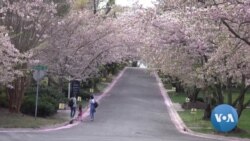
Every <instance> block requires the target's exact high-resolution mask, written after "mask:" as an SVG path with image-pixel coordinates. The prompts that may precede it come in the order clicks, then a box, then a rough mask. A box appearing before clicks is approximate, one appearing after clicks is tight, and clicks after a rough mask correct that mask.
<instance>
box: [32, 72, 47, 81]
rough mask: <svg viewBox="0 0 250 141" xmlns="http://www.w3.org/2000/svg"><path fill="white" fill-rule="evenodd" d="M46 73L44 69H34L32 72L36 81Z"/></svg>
mask: <svg viewBox="0 0 250 141" xmlns="http://www.w3.org/2000/svg"><path fill="white" fill-rule="evenodd" d="M45 75H46V71H44V70H35V71H34V72H33V78H34V79H35V80H36V81H37V82H38V81H40V80H41V79H42V78H43V77H44V76H45Z"/></svg>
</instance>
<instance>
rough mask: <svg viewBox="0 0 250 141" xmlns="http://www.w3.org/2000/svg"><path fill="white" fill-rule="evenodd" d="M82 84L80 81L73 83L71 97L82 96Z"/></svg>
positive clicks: (73, 81)
mask: <svg viewBox="0 0 250 141" xmlns="http://www.w3.org/2000/svg"><path fill="white" fill-rule="evenodd" d="M80 87H81V83H80V81H78V80H72V81H71V96H75V97H76V98H77V96H78V95H79V94H80Z"/></svg>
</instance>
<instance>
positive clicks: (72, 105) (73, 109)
mask: <svg viewBox="0 0 250 141" xmlns="http://www.w3.org/2000/svg"><path fill="white" fill-rule="evenodd" d="M69 107H70V117H71V118H74V117H75V114H76V107H77V104H76V97H75V96H73V97H71V98H70V101H69Z"/></svg>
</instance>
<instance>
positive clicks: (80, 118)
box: [76, 104, 82, 121]
mask: <svg viewBox="0 0 250 141" xmlns="http://www.w3.org/2000/svg"><path fill="white" fill-rule="evenodd" d="M76 120H78V121H79V120H81V121H82V105H81V104H79V108H78V116H77V119H76Z"/></svg>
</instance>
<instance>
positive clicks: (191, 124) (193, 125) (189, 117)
mask: <svg viewBox="0 0 250 141" xmlns="http://www.w3.org/2000/svg"><path fill="white" fill-rule="evenodd" d="M168 95H169V97H170V98H171V100H172V102H174V103H180V104H182V103H183V102H185V98H186V96H185V95H184V94H181V93H180V94H177V93H176V92H173V91H170V92H168ZM178 114H179V115H180V117H181V119H182V120H183V122H184V123H185V124H186V125H187V127H188V128H189V129H191V130H193V131H196V132H201V133H207V134H221V135H224V136H234V137H241V138H250V122H249V117H250V109H245V110H244V111H243V113H242V115H241V117H240V119H239V123H238V127H239V128H240V129H242V130H243V131H245V132H239V133H223V134H222V133H217V132H216V131H215V130H214V128H213V127H212V125H211V123H210V121H205V120H202V117H203V114H204V110H197V112H196V114H191V111H190V110H184V111H179V112H178Z"/></svg>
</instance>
